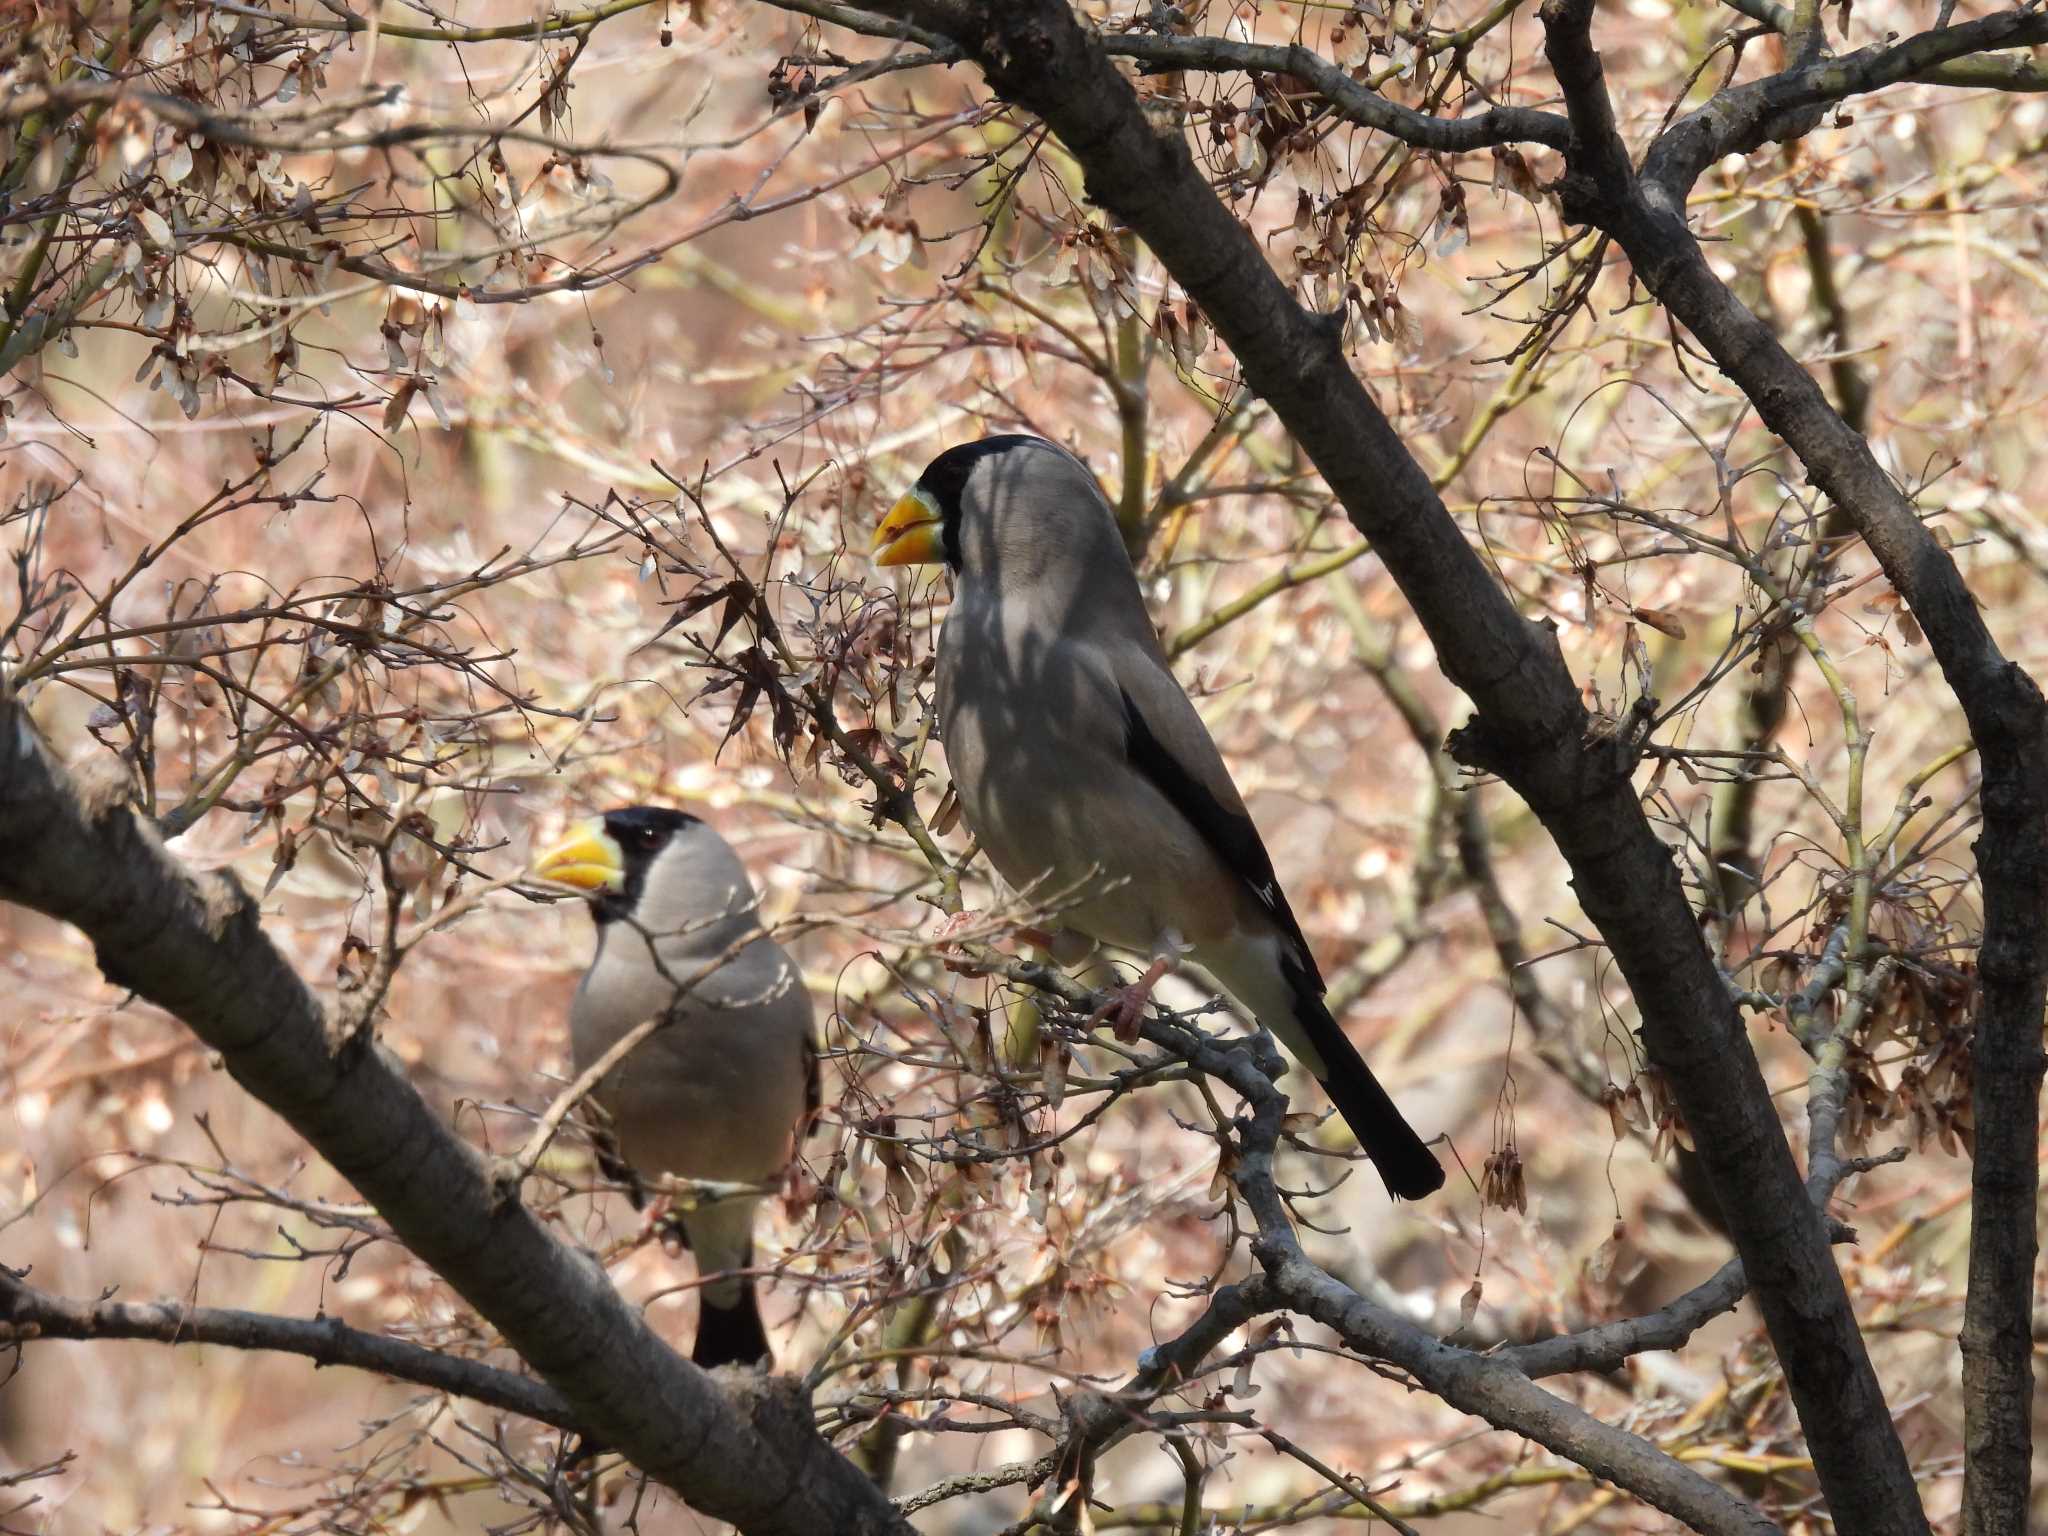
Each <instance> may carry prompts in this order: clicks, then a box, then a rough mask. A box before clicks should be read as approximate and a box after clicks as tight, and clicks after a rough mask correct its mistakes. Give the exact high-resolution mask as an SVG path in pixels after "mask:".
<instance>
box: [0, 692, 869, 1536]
mask: <svg viewBox="0 0 2048 1536" xmlns="http://www.w3.org/2000/svg"><path fill="white" fill-rule="evenodd" d="M0 899H5V900H8V901H12V902H16V903H18V904H20V905H22V906H26V907H32V908H34V909H35V910H37V911H40V912H45V913H48V914H49V915H50V916H52V917H56V918H60V919H62V920H64V921H66V922H70V923H74V924H76V925H77V926H78V927H79V928H80V929H82V930H83V931H84V932H85V934H86V935H87V937H89V938H90V939H91V940H92V941H93V945H94V948H95V951H96V953H97V955H98V958H99V963H100V967H101V969H102V970H103V971H104V972H105V973H106V975H107V976H108V978H109V979H110V980H112V981H114V982H115V983H116V984H117V985H120V986H125V987H128V988H130V989H132V990H133V991H135V992H136V993H138V994H139V995H141V996H143V997H145V998H147V999H149V1000H150V1001H151V1002H154V1003H156V1004H157V1005H158V1006H160V1007H162V1008H164V1009H166V1010H167V1011H169V1012H171V1013H173V1014H175V1015H177V1016H178V1017H179V1018H181V1019H183V1020H184V1021H185V1023H186V1024H188V1025H189V1026H190V1027H191V1028H192V1030H193V1032H194V1033H195V1034H197V1035H198V1036H199V1037H200V1038H201V1039H203V1040H205V1041H206V1043H207V1044H208V1045H210V1046H212V1047H213V1048H214V1049H215V1050H216V1051H218V1052H220V1054H221V1057H222V1059H223V1061H224V1062H225V1064H226V1066H227V1069H228V1071H229V1072H230V1073H231V1074H232V1075H233V1077H234V1078H235V1080H236V1081H237V1082H239V1083H240V1084H241V1085H242V1086H243V1087H244V1088H246V1089H248V1090H249V1091H250V1092H251V1093H252V1094H254V1095H255V1096H256V1097H257V1098H258V1099H260V1100H262V1101H263V1102H264V1103H265V1104H267V1105H268V1106H269V1107H270V1108H272V1109H274V1110H276V1111H277V1112H278V1113H279V1114H280V1115H282V1116H283V1117H284V1118H285V1119H286V1120H287V1121H289V1122H290V1123H291V1125H292V1126H293V1128H294V1129H295V1130H297V1131H298V1132H299V1133H300V1134H301V1135H302V1136H304V1137H305V1138H306V1140H307V1141H308V1142H310V1143H311V1144H312V1145H313V1147H314V1148H315V1149H317V1150H318V1151H319V1152H320V1154H321V1155H322V1156H324V1157H325V1158H326V1159H327V1160H328V1161H329V1162H330V1163H331V1164H333V1166H334V1168H335V1170H336V1171H337V1172H339V1173H340V1174H341V1175H342V1176H343V1177H344V1178H346V1179H348V1180H349V1182H350V1183H352V1184H353V1185H354V1186H355V1187H356V1188H357V1189H358V1190H360V1191H361V1192H362V1194H363V1195H364V1196H365V1197H366V1198H367V1199H369V1200H370V1201H371V1203H373V1204H374V1205H375V1206H376V1207H377V1209H378V1211H379V1212H380V1213H381V1214H382V1215H383V1217H384V1219H385V1220H386V1221H388V1222H389V1223H390V1224H391V1227H392V1230H393V1231H394V1232H395V1233H396V1234H397V1235H398V1236H399V1238H400V1239H401V1240H402V1241H404V1242H405V1244H406V1245H407V1247H409V1248H410V1249H411V1250H412V1251H413V1252H414V1253H416V1254H417V1255H419V1257H420V1258H421V1259H422V1260H424V1261H425V1262H426V1263H428V1264H430V1265H432V1266H433V1267H434V1269H435V1270H437V1271H438V1272H439V1273H440V1274H441V1275H442V1276H443V1277H444V1278H445V1279H446V1280H447V1281H448V1282H449V1283H450V1284H451V1285H452V1286H454V1287H455V1289H456V1290H457V1291H459V1292H461V1294H462V1295H463V1296H464V1297H465V1298H466V1299H467V1300H468V1301H469V1302H470V1304H471V1305H472V1306H474V1307H475V1308H476V1309H477V1310H478V1311H479V1312H480V1313H482V1314H483V1316H484V1317H485V1318H487V1319H488V1320H489V1321H490V1322H491V1323H492V1324H493V1325H494V1326H495V1327H496V1328H497V1329H498V1330H499V1332H500V1333H501V1334H502V1335H503V1337H504V1339H505V1341H506V1343H507V1344H509V1345H510V1346H511V1347H512V1348H513V1349H515V1350H516V1351H518V1353H519V1354H520V1356H521V1357H522V1358H523V1359H524V1360H525V1361H526V1362H527V1363H528V1364H529V1365H531V1366H532V1367H533V1368H534V1369H535V1370H536V1371H538V1372H539V1373H540V1374H541V1375H542V1376H543V1377H545V1378H546V1379H547V1381H548V1383H549V1385H550V1386H552V1387H553V1388H554V1389H555V1390H556V1391H557V1392H559V1393H560V1395H561V1399H562V1401H563V1402H564V1403H565V1404H567V1406H568V1411H569V1412H570V1413H571V1414H572V1415H573V1416H574V1418H575V1420H576V1421H577V1422H578V1423H579V1424H581V1425H582V1426H584V1427H585V1428H587V1429H588V1430H589V1432H591V1433H592V1434H594V1435H596V1436H598V1437H599V1438H600V1439H602V1440H603V1441H604V1442H605V1443H606V1444H608V1445H611V1446H614V1447H616V1448H617V1449H618V1450H619V1451H620V1452H622V1453H623V1454H624V1455H626V1456H627V1457H629V1458H631V1459H632V1460H633V1461H634V1462H635V1463H636V1464H638V1465H639V1466H641V1467H642V1468H644V1469H645V1470H646V1471H648V1472H649V1473H650V1474H651V1475H653V1476H654V1477H656V1478H658V1479H659V1480H660V1481H662V1482H664V1483H666V1484H667V1485H668V1486H670V1487H671V1488H674V1489H675V1490H676V1491H677V1492H678V1493H679V1494H681V1495H682V1496H683V1497H684V1498H685V1499H687V1500H688V1501H689V1503H690V1504H691V1505H692V1506H693V1507H695V1508H697V1509H699V1510H701V1511H703V1512H704V1513H706V1514H709V1515H713V1516H716V1517H718V1518H721V1519H725V1520H730V1521H732V1522H733V1523H734V1524H735V1525H738V1526H739V1527H740V1528H741V1529H742V1530H744V1531H747V1532H750V1533H759V1536H767V1533H781V1532H787V1533H789V1536H818V1533H824V1532H843V1533H846V1536H870V1533H881V1532H899V1533H905V1536H907V1533H908V1531H909V1526H908V1525H907V1524H906V1523H905V1522H904V1521H903V1519H902V1518H901V1517H900V1516H898V1515H897V1514H896V1512H895V1511H894V1510H893V1509H892V1508H891V1506H890V1505H889V1502H888V1500H887V1499H886V1498H884V1497H883V1495H882V1494H881V1492H880V1491H879V1490H878V1489H877V1488H876V1487H875V1486H874V1485H873V1484H872V1483H871V1482H869V1481H868V1480H867V1479H866V1478H865V1477H863V1476H862V1475H861V1474H860V1473H859V1472H858V1471H857V1470H856V1469H855V1468H854V1467H853V1466H852V1465H850V1464H849V1463H848V1462H846V1461H845V1460H843V1459H842V1458H841V1457H839V1456H838V1455H837V1454H836V1453H835V1452H834V1451H833V1450H832V1448H831V1447H830V1446H829V1445H827V1444H826V1443H825V1441H824V1440H822V1439H821V1438H819V1436H818V1435H817V1434H816V1432H815V1430H814V1429H813V1428H812V1426H811V1422H810V1414H809V1410H808V1407H807V1405H806V1404H805V1403H804V1402H803V1401H802V1399H801V1396H800V1394H799V1393H798V1392H797V1390H796V1389H795V1388H794V1387H793V1385H792V1384H791V1383H789V1382H787V1381H770V1382H768V1383H765V1384H760V1385H755V1384H752V1383H749V1384H748V1386H747V1387H746V1388H744V1389H742V1390H740V1391H736V1392H734V1393H733V1394H731V1395H728V1394H727V1393H726V1392H723V1391H721V1390H720V1387H719V1385H718V1383H716V1382H714V1381H713V1380H712V1378H711V1377H710V1376H707V1375H706V1374H705V1373H703V1372H702V1371H699V1370H698V1369H697V1368H696V1367H694V1366H692V1365H690V1364H688V1363H687V1362H685V1361H683V1360H682V1359H681V1358H679V1357H678V1356H677V1355H676V1354H675V1353H674V1352H673V1351H672V1350H670V1349H669V1347H668V1346H667V1344H665V1343H664V1342H663V1341H662V1340H661V1338H660V1337H659V1336H658V1335H656V1334H655V1333H654V1332H653V1331H652V1330H651V1329H650V1328H649V1327H648V1326H647V1324H646V1322H645V1321H644V1320H643V1319H642V1318H641V1316H640V1314H639V1312H638V1310H637V1309H635V1308H633V1307H630V1306H628V1305H627V1304H626V1303H625V1301H624V1300H623V1299H622V1298H621V1297H620V1296H619V1294H618V1292H617V1291H615V1290H614V1289H613V1288H612V1286H611V1284H610V1282H609V1281H608V1280H607V1279H606V1277H605V1275H604V1273H603V1272H602V1271H601V1270H600V1269H599V1268H598V1267H597V1266H596V1265H595V1264H593V1263H592V1262H591V1261H590V1260H589V1259H588V1258H587V1257H585V1256H583V1255H580V1254H577V1253H575V1252H572V1251H571V1250H570V1249H568V1248H567V1247H565V1246H564V1245H563V1244H562V1243H561V1242H559V1241H558V1240H557V1239H556V1238H555V1237H554V1236H553V1235H552V1234H550V1233H549V1232H548V1230H547V1229H546V1228H545V1227H543V1226H542V1225H541V1223H540V1222H539V1221H538V1220H537V1219H536V1218H535V1217H534V1215H533V1213H532V1212H531V1211H529V1210H527V1209H526V1207H525V1206H523V1205H521V1204H519V1203H518V1202H517V1201H514V1200H504V1199H500V1198H498V1197H497V1196H496V1195H495V1194H494V1191H493V1188H492V1185H491V1181H490V1177H489V1173H488V1170H487V1168H486V1166H485V1164H484V1160H483V1158H482V1157H481V1156H480V1155H479V1154H478V1153H477V1151H476V1150H475V1149H474V1148H473V1147H471V1146H470V1145H469V1144H468V1143H466V1142H464V1141H462V1140H461V1139H460V1138H459V1137H457V1136H456V1135H455V1134H454V1133H453V1132H452V1131H451V1130H450V1129H449V1128H448V1126H447V1125H445V1124H444V1123H443V1122H442V1121H441V1120H440V1119H439V1118H438V1117H437V1116H435V1115H434V1114H433V1112H432V1111H430V1110H429V1109H428V1108H427V1106H426V1104H425V1103H424V1102H423V1101H422V1100H421V1098H420V1096H419V1095H418V1093H417V1092H415V1091H414V1089H413V1087H412V1085H411V1084H410V1083H408V1082H407V1081H406V1079H405V1077H404V1075H403V1073H402V1072H401V1071H400V1070H399V1068H398V1066H397V1065H396V1063H395V1062H394V1061H393V1060H392V1059H391V1058H390V1057H388V1056H387V1055H386V1054H385V1053H384V1052H383V1051H382V1050H381V1049H380V1048H379V1047H378V1046H377V1045H376V1044H375V1042H374V1041H373V1040H370V1039H368V1038H365V1037H362V1036H357V1035H347V1036H342V1037H339V1038H336V1037H334V1036H332V1035H331V1034H330V1032H329V1029H328V1027H327V1020H326V1017H325V1014H324V1011H323V1010H322V1008H321V1006H320V1004H319V1002H318V1001H317V1000H316V999H315V998H314V996H313V994H312V993H311V991H310V990H309V989H308V988H307V986H306V984H305V983H304V982H303V981H302V980H300V978H299V977H298V975H297V974H296V973H295V972H293V971H292V969H291V968H290V966H288V965H287V964H286V963H285V961H284V959H283V957H282V956H280V955H279V954H278V952H277V950H276V949H275V947H273V946H272V944H271V942H270V940H269V939H268V938H267V937H266V936H265V934H264V932H263V930H262V927H261V925H260V924H259V922H258V921H257V913H256V908H255V904H254V903H253V902H251V901H250V900H249V899H248V897H247V895H246V894H244V893H243V892H242V890H241V889H240V888H239V887H238V886H236V885H235V884H233V883H232V882H231V881H230V880H228V879H226V878H224V877H221V876H209V877H206V878H204V879H195V878H194V877H193V876H191V875H189V874H188V873H187V872H186V871H185V870H184V869H183V868H182V867H181V866H180V865H179V864H178V863H177V861H176V860H175V859H173V858H172V857H171V856H170V855H169V854H167V853H166V852H165V851H164V849H163V847H162V846H161V844H159V843H158V842H157V841H156V839H155V837H154V836H153V834H151V833H150V832H149V830H148V829H147V828H146V826H145V825H144V824H143V822H142V821H140V820H139V819H138V818H137V817H135V816H133V815H132V814H130V812H129V811H128V810H127V809H126V808H125V807H123V806H109V805H106V804H87V803H85V802H83V801H82V800H81V799H80V797H79V795H78V794H77V792H76V791H75V790H74V789H73V788H72V786H71V784H70V783H69V781H68V779H67V778H66V776H65V774H64V772H63V770H62V769H60V768H59V767H57V765H56V764H55V763H54V762H53V761H52V760H51V758H50V756H49V754H48V752H47V751H46V750H45V749H44V748H43V746H42V744H41V742H40V740H39V739H38V738H37V736H36V734H35V731H34V728H33V727H32V726H31V725H30V723H29V720H28V716H27V714H26V713H25V712H24V711H23V710H22V709H21V707H20V705H19V703H18V701H17V700H16V699H15V698H14V696H13V695H12V693H11V692H6V691H0Z"/></svg>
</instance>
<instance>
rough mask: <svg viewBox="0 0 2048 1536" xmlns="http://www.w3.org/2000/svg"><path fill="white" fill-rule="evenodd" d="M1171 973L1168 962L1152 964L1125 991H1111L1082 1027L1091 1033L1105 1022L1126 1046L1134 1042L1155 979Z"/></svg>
mask: <svg viewBox="0 0 2048 1536" xmlns="http://www.w3.org/2000/svg"><path fill="white" fill-rule="evenodd" d="M1172 969H1173V961H1172V960H1170V959H1163V958H1162V959H1158V960H1154V961H1153V962H1152V963H1151V964H1150V965H1148V966H1146V967H1145V974H1144V975H1142V976H1140V977H1139V978H1138V979H1137V980H1136V981H1134V982H1132V983H1131V984H1130V985H1129V986H1128V987H1118V988H1116V989H1114V990H1113V991H1112V992H1111V993H1110V994H1109V1001H1108V1002H1106V1003H1104V1004H1103V1005H1102V1006H1101V1007H1100V1008H1098V1009H1096V1010H1095V1011H1094V1012H1093V1013H1091V1014H1089V1015H1088V1023H1087V1026H1086V1027H1087V1028H1089V1029H1093V1028H1094V1027H1095V1026H1096V1025H1097V1024H1100V1023H1101V1022H1102V1021H1103V1020H1104V1019H1108V1020H1109V1021H1110V1029H1111V1030H1112V1031H1113V1032H1114V1033H1115V1035H1116V1037H1117V1039H1119V1040H1121V1041H1123V1042H1124V1043H1125V1044H1126V1045H1128V1044H1130V1043H1131V1041H1133V1040H1135V1039H1137V1038H1138V1026H1139V1025H1140V1024H1142V1023H1143V1022H1144V1018H1145V1005H1146V1004H1147V1003H1149V1002H1151V1001H1152V989H1153V988H1154V987H1156V986H1158V985H1159V978H1160V977H1162V976H1164V975H1165V974H1166V973H1167V972H1168V971H1170V970H1172Z"/></svg>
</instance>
